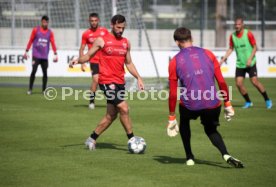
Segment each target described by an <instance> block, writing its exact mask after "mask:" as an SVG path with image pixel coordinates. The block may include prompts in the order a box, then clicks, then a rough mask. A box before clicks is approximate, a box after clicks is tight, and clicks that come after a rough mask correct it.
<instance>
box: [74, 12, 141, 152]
mask: <svg viewBox="0 0 276 187" xmlns="http://www.w3.org/2000/svg"><path fill="white" fill-rule="evenodd" d="M125 25H126V19H125V17H124V16H122V15H119V14H118V15H115V16H113V17H112V19H111V28H112V30H111V33H108V34H107V35H105V36H104V37H99V38H97V39H96V40H95V42H94V43H93V46H92V48H90V49H89V51H88V52H87V53H86V54H85V55H83V56H81V57H80V58H79V59H74V60H72V61H71V62H70V64H69V65H70V67H73V65H75V64H78V63H80V64H83V63H85V62H87V60H89V59H90V58H91V57H93V56H94V55H95V54H96V53H97V51H99V50H101V57H100V63H99V66H100V71H99V86H100V88H101V90H103V91H104V94H105V96H106V99H107V111H106V114H105V116H104V117H103V119H102V120H101V121H100V123H99V124H98V126H97V127H96V129H95V130H94V131H93V132H92V134H91V135H90V137H89V138H88V139H87V140H86V142H85V145H86V146H87V147H88V148H89V150H94V149H95V148H96V140H97V138H98V137H99V135H101V134H102V133H103V132H104V131H105V130H106V129H107V128H108V127H109V126H110V125H111V124H112V122H113V121H114V120H115V119H116V118H117V114H118V113H119V114H120V121H121V123H122V125H123V127H124V129H125V131H126V134H127V137H128V139H130V138H132V137H133V136H134V134H133V131H132V124H131V120H130V117H129V108H128V104H127V102H126V101H125V100H124V97H123V95H124V92H125V79H124V74H125V71H124V65H125V66H126V68H127V69H128V71H129V72H130V73H131V74H132V75H133V76H134V77H135V78H136V79H137V82H138V87H139V89H144V84H143V80H142V78H141V77H140V75H139V73H138V71H137V70H136V67H135V65H134V64H133V62H132V60H131V55H130V43H129V41H128V40H127V39H126V38H124V37H122V34H123V32H124V29H125Z"/></svg>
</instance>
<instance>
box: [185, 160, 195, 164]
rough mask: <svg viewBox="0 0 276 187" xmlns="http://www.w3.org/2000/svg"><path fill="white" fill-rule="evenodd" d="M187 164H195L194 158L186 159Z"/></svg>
mask: <svg viewBox="0 0 276 187" xmlns="http://www.w3.org/2000/svg"><path fill="white" fill-rule="evenodd" d="M186 165H187V166H193V165H195V161H194V160H193V159H189V160H187V161H186Z"/></svg>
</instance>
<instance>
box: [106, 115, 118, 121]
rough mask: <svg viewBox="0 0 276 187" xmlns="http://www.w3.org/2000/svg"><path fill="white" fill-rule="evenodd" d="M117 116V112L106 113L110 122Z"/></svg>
mask: <svg viewBox="0 0 276 187" xmlns="http://www.w3.org/2000/svg"><path fill="white" fill-rule="evenodd" d="M116 118H117V114H107V115H106V120H107V121H108V122H109V123H112V122H113V121H114V120H115V119H116Z"/></svg>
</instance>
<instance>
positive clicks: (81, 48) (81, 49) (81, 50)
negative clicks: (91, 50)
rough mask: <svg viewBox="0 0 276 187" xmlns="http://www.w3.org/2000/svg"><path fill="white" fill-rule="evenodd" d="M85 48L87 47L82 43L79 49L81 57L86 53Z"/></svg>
mask: <svg viewBox="0 0 276 187" xmlns="http://www.w3.org/2000/svg"><path fill="white" fill-rule="evenodd" d="M84 48H85V47H84V46H83V45H81V47H80V49H79V56H80V57H81V56H83V55H84V53H83V51H84Z"/></svg>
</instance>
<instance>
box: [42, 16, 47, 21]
mask: <svg viewBox="0 0 276 187" xmlns="http://www.w3.org/2000/svg"><path fill="white" fill-rule="evenodd" d="M42 20H45V21H49V17H48V16H47V15H44V16H42V18H41V21H42Z"/></svg>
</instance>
